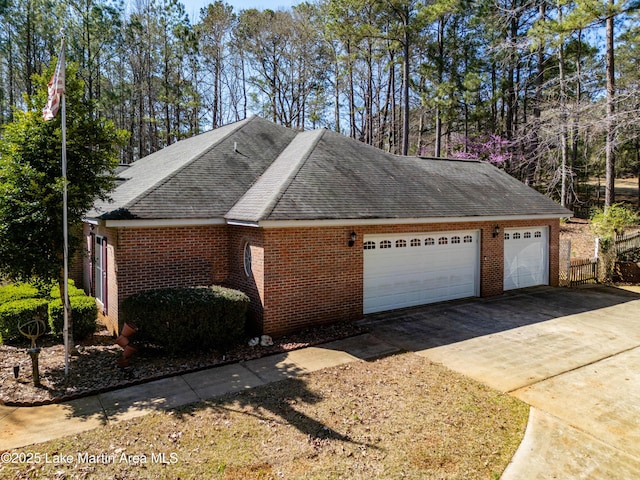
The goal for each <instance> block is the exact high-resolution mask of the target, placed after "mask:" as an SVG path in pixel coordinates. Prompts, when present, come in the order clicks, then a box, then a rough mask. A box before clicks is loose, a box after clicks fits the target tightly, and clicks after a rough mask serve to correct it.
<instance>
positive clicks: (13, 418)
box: [0, 334, 397, 451]
mask: <svg viewBox="0 0 640 480" xmlns="http://www.w3.org/2000/svg"><path fill="white" fill-rule="evenodd" d="M395 351H397V348H396V347H393V346H391V345H389V344H387V343H385V342H382V341H380V340H379V339H377V338H375V337H373V336H372V335H368V334H365V335H359V336H357V337H352V338H347V339H344V340H338V341H335V342H331V343H326V344H323V345H321V346H318V347H308V348H304V349H301V350H295V351H292V352H289V353H282V354H276V355H270V356H267V357H263V358H259V359H256V360H251V361H248V362H240V363H237V364H231V365H225V366H222V367H215V368H210V369H207V370H202V371H199V372H195V373H188V374H185V375H178V376H175V377H170V378H164V379H162V380H156V381H153V382H149V383H144V384H141V385H136V386H132V387H127V388H122V389H119V390H114V391H111V392H107V393H102V394H100V395H95V396H91V397H86V398H81V399H77V400H72V401H69V402H65V403H60V404H55V405H46V406H41V407H7V406H3V405H0V451H2V450H7V449H12V448H18V447H23V446H27V445H31V444H35V443H41V442H46V441H48V440H52V439H54V438H60V437H63V436H66V435H72V434H77V433H80V432H84V431H87V430H91V429H94V428H98V427H100V426H102V425H105V424H106V423H108V422H117V421H121V420H127V419H131V418H135V417H139V416H141V415H145V414H147V413H149V412H151V411H154V410H157V409H161V408H162V409H164V408H173V407H178V406H181V405H187V404H190V403H194V402H199V401H201V400H206V399H210V398H213V397H217V396H220V395H224V394H226V393H230V392H237V391H241V390H245V389H249V388H253V387H257V386H260V385H265V384H267V383H270V382H274V381H277V380H281V379H283V378H288V377H295V376H299V375H303V374H305V373H309V372H314V371H316V370H320V369H322V368H328V367H333V366H336V365H341V364H344V363H349V362H355V361H362V360H368V359H372V358H377V357H381V356H385V355H388V354H390V353H393V352H395Z"/></svg>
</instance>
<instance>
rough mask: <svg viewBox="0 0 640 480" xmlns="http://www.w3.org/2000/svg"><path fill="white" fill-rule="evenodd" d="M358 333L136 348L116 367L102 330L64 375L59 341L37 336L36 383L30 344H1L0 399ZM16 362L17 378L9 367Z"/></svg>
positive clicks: (63, 393) (44, 397) (82, 390)
mask: <svg viewBox="0 0 640 480" xmlns="http://www.w3.org/2000/svg"><path fill="white" fill-rule="evenodd" d="M359 333H363V330H362V329H361V328H360V327H357V326H356V325H354V324H353V323H338V324H334V325H329V326H325V327H317V328H313V329H309V330H305V331H303V332H300V333H296V334H292V335H287V336H284V337H280V338H277V339H274V341H273V345H271V346H266V347H263V346H260V345H258V346H254V347H250V346H248V345H247V344H244V345H239V346H236V347H233V348H230V349H228V350H227V351H224V352H222V351H211V352H200V353H193V354H191V355H186V356H182V357H169V356H166V355H164V354H163V353H162V352H161V351H160V350H157V349H153V348H144V347H141V348H139V350H138V352H137V353H136V355H135V356H134V357H133V358H132V361H131V363H130V364H129V366H127V367H125V368H120V367H119V366H118V359H119V358H121V357H122V348H120V347H119V346H117V345H115V343H114V338H113V336H112V335H110V334H109V333H108V332H107V330H101V331H100V332H98V333H97V334H95V335H93V336H92V337H91V338H89V339H88V340H86V341H85V342H83V344H82V345H80V348H79V349H78V350H79V351H78V355H75V356H72V357H70V361H69V375H68V377H67V376H66V375H65V359H64V346H63V345H62V344H61V343H60V342H59V341H56V340H55V339H53V338H51V337H48V336H45V337H43V338H42V339H40V340H39V341H38V347H40V348H41V350H40V354H39V356H38V364H39V372H40V383H41V386H40V387H35V386H34V385H33V375H32V363H31V357H30V356H29V354H28V350H29V347H30V345H29V343H27V342H25V343H21V344H14V345H0V404H4V405H7V406H36V405H45V404H50V403H58V402H61V401H67V400H72V399H75V398H79V397H84V396H88V395H94V394H97V393H101V392H106V391H109V390H114V389H117V388H122V387H125V386H130V385H136V384H140V383H144V382H148V381H151V380H157V379H160V378H165V377H170V376H173V375H178V374H183V373H188V372H193V371H197V370H202V369H205V368H209V367H215V366H219V365H225V364H229V363H235V362H239V361H246V360H251V359H254V358H260V357H262V356H265V355H270V354H274V353H281V352H288V351H291V350H296V349H299V348H304V347H308V346H312V345H318V344H321V343H325V342H330V341H333V340H338V339H341V338H346V337H350V336H353V335H357V334H359ZM15 366H19V374H18V377H17V378H15V376H14V367H15Z"/></svg>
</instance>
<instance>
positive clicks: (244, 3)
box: [181, 0, 302, 19]
mask: <svg viewBox="0 0 640 480" xmlns="http://www.w3.org/2000/svg"><path fill="white" fill-rule="evenodd" d="M214 1H215V0H181V2H182V3H183V4H184V6H185V11H186V12H187V14H188V15H189V17H191V18H196V19H197V18H198V17H199V15H200V9H201V8H202V7H205V6H207V5H209V4H210V3H213V2H214ZM301 1H302V0H226V1H225V3H227V4H228V5H231V6H232V7H233V10H234V11H236V12H237V11H239V10H244V9H247V8H258V9H260V10H263V9H265V8H270V9H272V10H277V9H278V8H280V7H282V8H289V7H291V6H293V5H295V4H297V3H300V2H301Z"/></svg>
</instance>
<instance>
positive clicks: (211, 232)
mask: <svg viewBox="0 0 640 480" xmlns="http://www.w3.org/2000/svg"><path fill="white" fill-rule="evenodd" d="M496 224H497V225H499V226H500V235H498V236H497V237H496V238H494V237H493V235H492V234H493V229H494V226H495V225H496ZM538 225H539V226H548V227H549V243H550V245H549V279H550V284H551V285H554V286H557V285H558V256H559V221H558V220H537V221H529V220H525V221H510V222H468V223H456V224H416V225H374V226H358V227H322V228H320V227H318V228H316V227H313V228H311V227H309V228H297V229H294V228H280V229H261V228H255V227H240V226H224V225H220V226H201V227H175V228H118V229H115V228H111V229H106V228H103V227H95V228H94V233H96V234H98V235H102V236H105V237H106V238H107V241H108V245H109V251H108V254H107V255H108V256H107V258H108V267H107V268H108V279H109V284H108V306H109V309H108V316H109V318H111V321H112V322H117V315H118V305H119V304H120V302H122V300H124V299H125V298H126V297H127V296H129V295H131V294H132V293H135V292H138V291H141V290H146V289H150V288H159V287H173V286H195V285H211V284H225V285H228V286H230V287H232V288H236V289H238V290H241V291H243V292H245V293H246V294H247V295H249V297H250V298H251V306H250V328H251V330H252V333H267V334H270V335H274V336H276V335H281V334H285V333H287V332H291V331H294V330H298V329H301V328H305V327H309V326H313V325H320V324H325V323H331V322H335V321H340V320H354V319H357V318H360V317H361V316H362V305H363V278H362V274H363V267H364V264H363V250H362V241H363V237H364V235H365V234H385V233H390V234H393V233H408V232H436V231H447V230H480V237H481V251H480V295H481V296H483V297H486V296H491V295H497V294H501V293H502V292H503V275H504V260H503V257H504V254H503V247H504V240H503V233H504V229H505V228H510V227H525V226H538ZM351 231H355V232H356V234H357V240H356V244H355V245H354V246H353V247H352V248H350V247H349V246H348V240H349V235H350V233H351ZM88 234H89V229H88V227H87V228H86V229H85V235H88ZM247 243H249V244H250V246H251V252H252V273H251V275H246V273H245V271H244V263H243V258H244V254H243V252H244V246H245V244H247ZM84 273H85V275H84V277H85V282H84V285H85V288H86V289H88V258H85V268H84ZM114 273H115V275H114Z"/></svg>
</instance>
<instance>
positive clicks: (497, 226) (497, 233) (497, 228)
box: [493, 225, 500, 238]
mask: <svg viewBox="0 0 640 480" xmlns="http://www.w3.org/2000/svg"><path fill="white" fill-rule="evenodd" d="M498 235H500V226H499V225H496V226H495V227H493V238H496V237H497V236H498Z"/></svg>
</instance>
